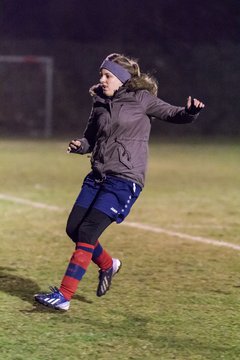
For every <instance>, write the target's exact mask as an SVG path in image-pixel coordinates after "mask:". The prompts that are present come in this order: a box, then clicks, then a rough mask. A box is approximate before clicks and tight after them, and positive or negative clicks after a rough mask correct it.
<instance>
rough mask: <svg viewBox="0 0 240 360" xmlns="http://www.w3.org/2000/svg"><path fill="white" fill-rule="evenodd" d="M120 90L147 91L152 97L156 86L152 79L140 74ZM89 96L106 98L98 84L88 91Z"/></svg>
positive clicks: (155, 93) (155, 91) (155, 92)
mask: <svg viewBox="0 0 240 360" xmlns="http://www.w3.org/2000/svg"><path fill="white" fill-rule="evenodd" d="M120 89H124V90H125V91H126V92H137V91H138V90H147V91H149V92H150V93H151V94H153V95H157V84H156V82H153V81H152V78H151V77H149V76H148V75H147V74H141V76H139V77H133V78H131V79H130V80H128V81H127V82H126V83H125V84H124V85H123V86H121V88H120ZM89 93H90V95H91V96H96V95H97V96H100V97H101V98H105V99H106V98H107V96H105V95H104V94H103V91H102V87H101V85H100V84H96V85H93V86H92V87H91V88H90V89H89Z"/></svg>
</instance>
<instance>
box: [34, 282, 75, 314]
mask: <svg viewBox="0 0 240 360" xmlns="http://www.w3.org/2000/svg"><path fill="white" fill-rule="evenodd" d="M50 290H51V292H50V293H40V294H36V295H34V299H35V300H36V301H37V302H39V303H40V304H42V305H45V306H49V307H51V308H53V309H57V310H68V309H69V307H70V301H68V300H67V299H66V298H65V297H64V296H63V294H62V293H61V292H60V291H59V290H58V288H57V287H50Z"/></svg>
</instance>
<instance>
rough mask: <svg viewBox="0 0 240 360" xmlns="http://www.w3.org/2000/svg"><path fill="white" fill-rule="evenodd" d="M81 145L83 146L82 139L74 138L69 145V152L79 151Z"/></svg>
mask: <svg viewBox="0 0 240 360" xmlns="http://www.w3.org/2000/svg"><path fill="white" fill-rule="evenodd" d="M80 147H81V141H80V140H72V141H70V143H69V145H68V148H67V152H68V153H75V152H78V150H79V149H80Z"/></svg>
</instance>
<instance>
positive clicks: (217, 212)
mask: <svg viewBox="0 0 240 360" xmlns="http://www.w3.org/2000/svg"><path fill="white" fill-rule="evenodd" d="M65 150H66V144H65V143H63V142H60V141H53V142H47V141H36V142H33V141H17V140H15V141H14V140H11V141H6V140H5V141H3V140H2V141H1V142H0V184H1V190H0V193H2V194H9V195H13V196H16V197H19V198H24V199H28V200H31V201H36V202H42V203H44V204H48V205H56V206H58V207H60V208H61V209H62V210H60V211H51V210H47V209H37V208H33V207H31V206H27V205H21V204H17V203H13V202H11V201H6V200H0V209H1V226H0V236H1V253H0V261H1V262H0V301H1V302H0V311H1V329H2V330H1V332H0V348H1V356H2V358H3V359H4V360H8V359H14V360H15V359H19V360H20V359H21V360H22V359H24V360H28V359H29V360H30V359H31V360H43V359H51V360H55V359H56V360H57V359H64V360H65V359H67V360H75V359H76V360H77V359H99V360H101V359H102V360H108V359H109V360H110V359H113V360H127V359H136V360H146V359H149V360H152V359H153V360H155V359H156V360H157V359H158V360H170V359H176V360H205V359H206V360H207V359H211V360H220V359H226V360H233V359H236V360H237V359H239V358H240V355H239V354H240V275H239V270H240V265H239V264H240V257H239V255H240V252H239V251H236V250H234V249H229V248H224V247H216V246H213V245H210V244H209V245H206V244H201V243H195V242H191V241H190V240H187V239H184V238H182V239H179V238H176V237H171V236H167V235H164V234H156V233H151V232H148V231H143V230H137V229H133V228H128V227H126V226H124V225H112V227H110V228H108V229H107V231H106V232H105V233H104V235H103V237H102V243H103V244H104V245H106V247H107V248H108V250H109V251H110V252H111V253H112V254H113V255H114V256H116V257H119V258H121V259H122V261H123V268H122V271H121V272H120V273H119V275H117V277H116V278H115V279H114V281H113V285H112V289H111V291H110V292H109V293H108V294H107V295H106V296H105V297H103V298H97V297H96V295H95V291H96V286H97V269H96V267H94V265H91V266H90V267H89V271H88V272H87V274H86V276H85V277H84V279H83V281H82V282H81V284H80V286H79V289H78V291H77V294H76V295H75V297H74V298H73V300H72V302H71V307H70V310H69V311H68V312H66V313H62V312H56V311H53V310H50V309H45V308H42V307H40V306H35V304H34V303H33V300H32V298H33V294H34V293H35V292H38V291H39V290H47V289H48V285H58V284H59V282H60V280H61V277H62V275H63V273H64V271H65V267H66V265H67V263H68V260H69V257H70V255H71V252H72V250H73V245H72V244H71V242H70V241H69V240H68V238H67V236H66V234H65V223H66V219H67V216H68V213H69V211H70V209H71V206H72V203H73V201H74V199H75V197H76V195H77V194H78V191H79V189H80V186H81V182H82V180H83V177H84V176H85V175H86V173H87V171H88V169H89V159H88V158H87V157H80V156H77V155H67V154H66V151H65ZM239 159H240V146H239V145H238V144H237V142H233V143H231V142H227V141H225V142H216V141H215V142H213V143H212V142H210V141H208V142H206V143H201V142H200V141H198V142H186V143H185V144H184V143H183V142H176V143H168V142H166V141H165V142H164V141H163V142H162V143H160V145H157V144H156V143H155V144H151V147H150V162H149V169H148V176H147V181H146V188H145V189H144V191H143V193H142V194H141V197H140V198H139V200H138V201H137V203H136V204H135V205H134V207H133V209H132V212H131V214H130V216H129V218H128V220H129V221H135V222H139V223H144V224H152V225H153V226H159V227H162V228H165V229H168V230H173V231H176V232H181V233H185V234H189V235H193V236H202V237H208V238H213V239H217V240H220V241H225V242H231V243H234V244H238V245H240V235H239V232H240V220H239V219H240V206H239V205H240V191H239V186H240V166H239Z"/></svg>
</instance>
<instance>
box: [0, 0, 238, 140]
mask: <svg viewBox="0 0 240 360" xmlns="http://www.w3.org/2000/svg"><path fill="white" fill-rule="evenodd" d="M111 52H121V53H124V54H126V55H129V56H132V57H134V58H137V59H138V60H139V63H140V66H141V69H142V70H143V71H144V72H150V73H151V74H153V75H154V76H155V77H156V78H157V80H158V82H159V97H161V98H163V99H164V100H165V101H167V102H170V103H172V104H174V105H185V101H186V98H187V96H188V95H192V96H194V97H198V98H200V99H201V100H202V101H204V102H205V104H206V109H205V110H204V111H203V112H202V114H201V118H200V119H199V121H198V122H196V123H194V124H192V125H189V126H187V127H186V126H184V127H181V126H174V125H168V124H164V123H162V122H157V121H155V122H154V124H153V130H152V131H153V133H154V134H158V133H161V134H164V135H169V136H170V135H171V136H176V135H177V136H179V135H182V134H184V135H186V134H187V135H188V134H190V135H197V136H213V135H221V136H223V135H224V136H239V134H240V121H239V110H240V106H239V90H240V85H239V84H240V65H239V62H240V60H239V59H240V56H239V55H240V1H238V0H223V1H216V0H212V1H198V0H196V1H194V0H192V1H190V0H181V1H180V0H168V1H166V0H158V1H157V0H152V1H151V0H149V1H145V0H142V1H140V0H139V1H137V0H126V1H124V0H122V1H114V0H112V1H110V0H107V1H93V0H88V1H86V0H82V1H81V0H68V1H66V0H65V1H64V0H48V1H46V0H34V1H33V0H32V1H30V0H6V1H1V2H0V54H1V55H42V56H51V57H53V59H54V99H53V134H54V135H66V134H69V135H70V134H72V135H73V136H74V135H75V136H76V135H78V134H79V133H81V132H82V130H83V129H84V126H85V123H86V121H87V118H88V114H89V111H90V106H91V99H90V97H89V95H88V88H89V87H90V86H91V85H92V84H94V83H97V82H98V67H99V64H100V63H101V61H102V60H103V59H104V57H105V56H106V55H107V54H108V53H111ZM34 66H35V67H36V64H35V65H34V64H32V65H29V64H28V68H24V69H23V68H22V67H21V66H15V67H9V66H7V65H6V64H5V65H3V64H1V63H0V81H1V84H2V87H1V89H0V105H1V106H0V107H1V109H2V110H1V112H0V131H1V134H3V135H4V134H11V133H13V132H16V133H18V134H19V135H29V136H41V131H42V126H41V124H42V122H43V121H44V116H45V114H44V109H43V102H44V100H43V99H44V94H43V92H44V88H43V86H42V84H43V82H44V74H43V72H42V75H41V76H42V78H41V76H40V75H36V74H37V73H38V71H35V69H33V68H32V69H31V67H34ZM38 66H39V65H38ZM39 73H41V72H39ZM39 76H40V77H39ZM10 84H11V86H10ZM23 84H25V87H23ZM26 84H28V85H26ZM30 95H31V96H30Z"/></svg>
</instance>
